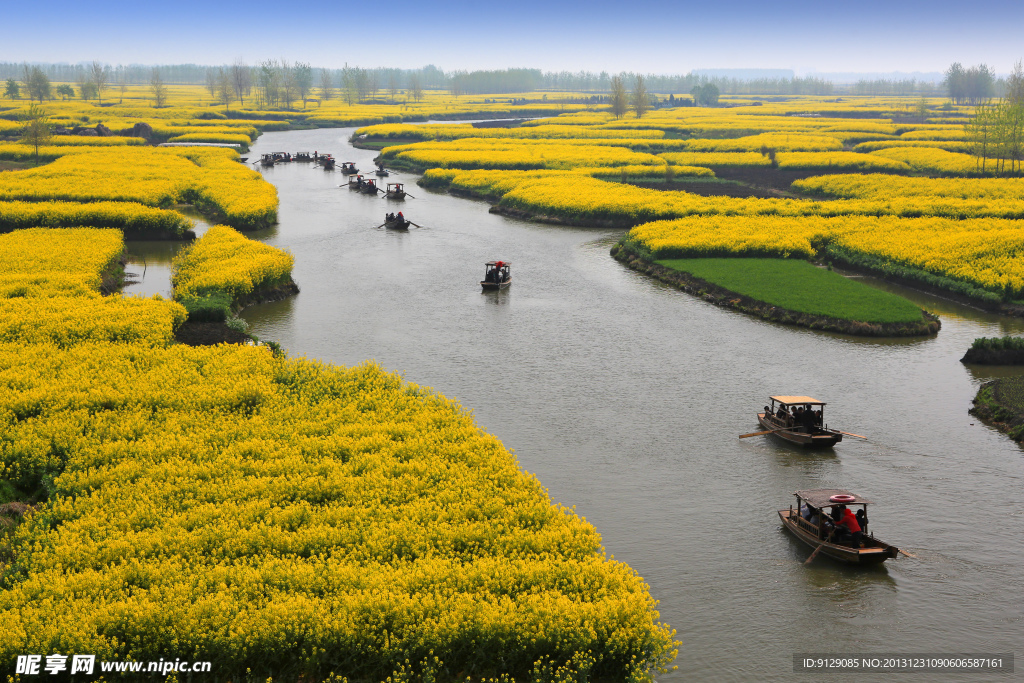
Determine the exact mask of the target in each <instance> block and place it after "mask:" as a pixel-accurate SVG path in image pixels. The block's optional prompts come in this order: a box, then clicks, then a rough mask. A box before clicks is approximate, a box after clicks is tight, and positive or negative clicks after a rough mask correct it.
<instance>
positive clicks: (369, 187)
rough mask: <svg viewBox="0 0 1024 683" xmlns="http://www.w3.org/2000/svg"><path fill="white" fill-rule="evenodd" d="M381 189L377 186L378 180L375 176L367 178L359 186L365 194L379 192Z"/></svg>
mask: <svg viewBox="0 0 1024 683" xmlns="http://www.w3.org/2000/svg"><path fill="white" fill-rule="evenodd" d="M379 190H380V188H379V187H377V181H375V180H374V179H373V178H367V179H366V180H364V181H363V184H362V185H360V186H359V191H360V192H362V193H363V194H377V192H378V191H379Z"/></svg>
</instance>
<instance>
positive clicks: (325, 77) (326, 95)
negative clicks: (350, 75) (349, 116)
mask: <svg viewBox="0 0 1024 683" xmlns="http://www.w3.org/2000/svg"><path fill="white" fill-rule="evenodd" d="M332 97H334V75H333V74H332V73H331V70H330V69H320V102H321V103H323V102H326V101H327V100H329V99H331V98H332Z"/></svg>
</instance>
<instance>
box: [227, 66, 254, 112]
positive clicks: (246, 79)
mask: <svg viewBox="0 0 1024 683" xmlns="http://www.w3.org/2000/svg"><path fill="white" fill-rule="evenodd" d="M231 87H232V89H233V90H234V91H235V99H237V100H238V101H239V102H240V103H241V106H245V96H246V95H248V94H249V92H250V90H251V89H252V69H250V68H249V65H248V64H246V63H245V60H243V59H241V58H239V59H236V60H235V63H234V64H232V65H231Z"/></svg>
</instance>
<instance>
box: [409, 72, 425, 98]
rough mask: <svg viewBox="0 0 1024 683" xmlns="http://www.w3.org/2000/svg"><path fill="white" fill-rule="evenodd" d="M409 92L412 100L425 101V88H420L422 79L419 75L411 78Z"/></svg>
mask: <svg viewBox="0 0 1024 683" xmlns="http://www.w3.org/2000/svg"><path fill="white" fill-rule="evenodd" d="M409 92H410V94H411V95H412V99H413V100H415V101H416V102H419V101H420V100H421V99H423V88H421V87H420V77H419V75H417V74H413V75H411V76H409Z"/></svg>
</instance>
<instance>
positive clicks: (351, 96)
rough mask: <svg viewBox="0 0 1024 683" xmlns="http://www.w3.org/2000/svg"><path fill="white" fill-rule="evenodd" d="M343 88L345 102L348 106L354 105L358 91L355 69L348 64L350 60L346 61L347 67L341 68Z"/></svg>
mask: <svg viewBox="0 0 1024 683" xmlns="http://www.w3.org/2000/svg"><path fill="white" fill-rule="evenodd" d="M341 89H342V92H344V93H345V102H346V103H347V104H348V106H350V107H351V106H352V105H353V104H354V103H355V101H356V97H357V96H358V93H357V91H356V75H355V71H354V70H353V69H351V68H349V66H348V62H346V63H345V67H344V68H343V69H342V70H341Z"/></svg>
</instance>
